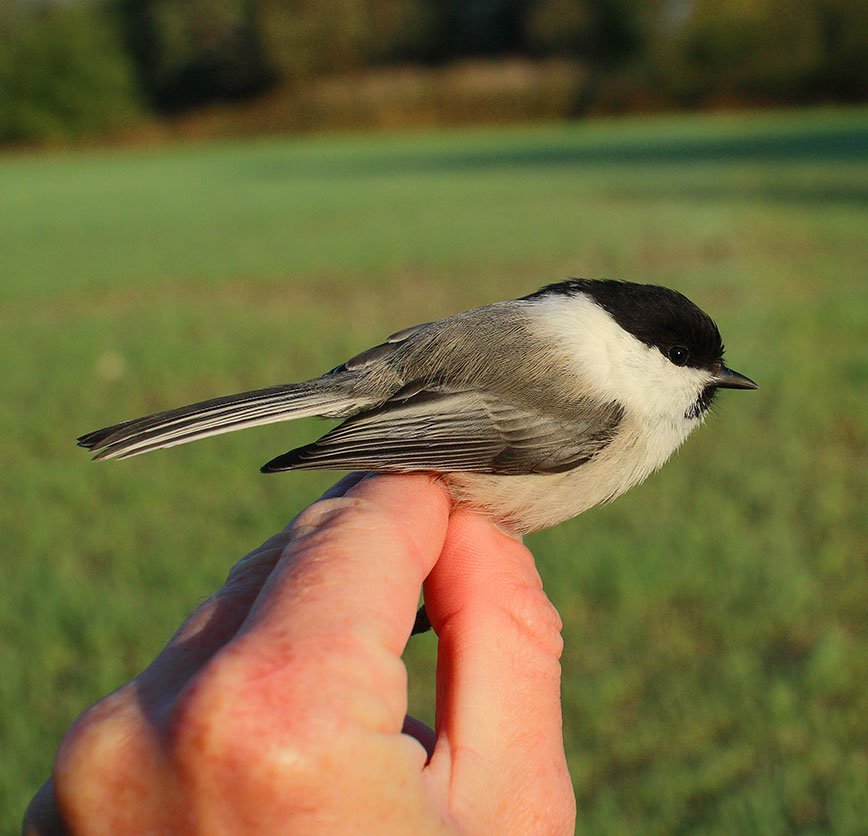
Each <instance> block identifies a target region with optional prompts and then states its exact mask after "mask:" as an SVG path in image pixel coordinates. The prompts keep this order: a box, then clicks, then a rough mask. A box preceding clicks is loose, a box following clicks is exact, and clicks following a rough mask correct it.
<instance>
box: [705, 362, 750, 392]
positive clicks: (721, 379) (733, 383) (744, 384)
mask: <svg viewBox="0 0 868 836" xmlns="http://www.w3.org/2000/svg"><path fill="white" fill-rule="evenodd" d="M711 382H712V384H713V385H714V386H716V387H717V388H718V389H759V386H757V385H756V383H754V382H753V381H752V380H751V379H750V378H749V377H745V376H744V375H743V374H739V373H738V372H734V371H733V370H732V369H728V368H727V367H726V366H724V365H723V363H721V364H720V370H719V371H718V372H717V374H715V376H714V377H713V378H712V380H711Z"/></svg>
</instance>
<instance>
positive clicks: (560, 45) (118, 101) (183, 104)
mask: <svg viewBox="0 0 868 836" xmlns="http://www.w3.org/2000/svg"><path fill="white" fill-rule="evenodd" d="M507 56H509V57H515V56H522V57H524V59H526V60H531V61H546V60H560V61H569V62H574V63H575V64H576V65H577V66H580V67H581V68H582V70H583V73H584V75H583V79H584V82H583V85H582V89H581V91H579V94H578V95H576V96H575V100H574V101H573V102H572V103H571V104H570V111H571V113H572V114H578V113H581V112H584V111H587V110H589V109H598V110H599V109H603V110H622V109H631V108H636V107H648V106H697V105H703V104H708V103H720V102H735V103H739V102H759V103H796V102H804V101H818V100H844V101H846V100H849V101H853V100H864V99H865V98H866V93H868V2H866V0H328V2H317V0H0V141H6V142H27V141H35V140H44V139H53V138H64V137H70V136H82V135H87V134H91V133H99V132H106V131H112V130H115V129H117V128H118V127H120V126H123V125H128V124H130V122H133V121H135V120H136V119H146V118H147V117H148V116H152V115H164V114H178V113H185V112H189V111H191V110H194V109H196V108H199V107H201V106H203V105H208V104H212V103H218V102H224V103H225V102H229V103H231V102H244V101H247V100H250V99H252V98H255V97H257V96H260V95H262V94H265V93H268V92H269V91H271V92H272V93H273V92H274V91H282V92H283V93H284V94H285V95H286V96H288V97H291V96H292V95H293V91H299V90H302V89H304V87H305V86H306V85H310V84H311V83H313V82H315V81H316V80H318V79H322V78H324V77H332V76H335V75H339V74H352V73H360V72H363V71H368V70H370V69H372V68H382V67H388V66H392V65H400V66H402V67H406V66H413V65H415V66H420V67H438V66H444V65H448V64H450V63H452V62H456V61H461V60H465V59H478V60H490V59H498V58H504V57H507ZM564 115H566V114H564Z"/></svg>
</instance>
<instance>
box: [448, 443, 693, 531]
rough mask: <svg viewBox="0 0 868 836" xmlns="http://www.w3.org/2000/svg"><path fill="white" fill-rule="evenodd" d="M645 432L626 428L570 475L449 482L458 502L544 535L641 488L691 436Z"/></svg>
mask: <svg viewBox="0 0 868 836" xmlns="http://www.w3.org/2000/svg"><path fill="white" fill-rule="evenodd" d="M642 429H644V428H640V427H638V426H637V427H635V429H633V428H630V427H625V428H623V429H622V431H621V432H620V433H619V434H618V436H617V437H616V438H615V439H614V440H613V441H612V442H611V443H610V444H609V445H608V446H607V447H606V448H605V449H604V450H602V451H601V452H600V453H599V454H598V455H597V456H595V457H594V458H593V459H592V460H591V461H589V462H586V463H585V464H582V465H580V466H579V467H577V468H575V469H574V470H570V471H567V472H566V473H533V474H525V475H519V476H496V475H489V474H480V473H448V474H446V475H445V477H444V478H445V480H446V482H447V484H448V485H449V489H450V491H451V493H452V496H453V498H454V499H455V501H456V502H458V503H459V504H461V505H466V506H468V507H472V508H475V509H477V510H480V511H482V512H483V513H485V514H487V515H488V516H490V517H492V518H493V519H495V520H497V521H498V522H500V523H503V524H505V525H507V526H509V527H511V528H515V529H517V530H519V531H522V532H530V531H539V530H540V529H543V528H548V527H550V526H553V525H557V524H558V523H559V522H563V521H564V520H568V519H570V518H572V517H575V516H577V515H578V514H581V513H582V512H583V511H587V510H588V509H589V508H593V506H594V505H599V504H600V503H602V502H608V501H610V500H612V499H614V498H615V497H617V496H620V495H621V494H622V493H624V492H625V491H627V490H629V489H630V488H631V487H633V486H634V485H638V484H639V483H640V482H642V481H644V479H645V478H647V477H648V476H649V475H650V474H651V473H653V472H654V471H655V470H657V469H658V468H659V467H661V466H662V465H663V464H664V463H665V462H666V460H667V459H668V458H669V457H670V456H671V455H672V453H673V452H674V451H675V450H676V449H677V448H678V446H679V445H680V443H681V442H682V441H683V440H684V438H685V437H686V435H687V433H683V434H677V435H676V434H670V435H669V436H668V437H667V436H663V435H661V434H660V433H651V434H649V433H648V432H647V431H644V432H643V431H641V430H642Z"/></svg>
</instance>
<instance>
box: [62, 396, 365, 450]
mask: <svg viewBox="0 0 868 836" xmlns="http://www.w3.org/2000/svg"><path fill="white" fill-rule="evenodd" d="M363 405H364V403H363V402H362V401H361V400H360V399H359V398H358V397H357V396H356V397H353V396H352V395H350V394H349V393H348V392H346V390H343V391H342V387H339V386H336V385H335V386H327V385H324V384H323V383H322V381H320V380H313V381H308V382H306V383H291V384H287V385H285V386H273V387H271V388H269V389H257V390H255V391H253V392H242V393H241V394H238V395H226V396H225V397H222V398H213V399H212V400H209V401H202V402H201V403H194V404H190V405H189V406H182V407H179V408H178V409H171V410H169V411H168V412H160V413H157V414H156V415H148V416H146V417H144V418H136V419H135V420H133V421H124V422H123V423H121V424H114V425H113V426H111V427H105V428H103V429H101V430H95V431H94V432H90V433H86V434H85V435H83V436H81V437H80V438H79V439H78V444H79V445H80V446H81V447H86V448H87V449H88V450H92V451H93V452H95V453H96V455H95V456H94V458H95V459H128V458H131V457H132V456H138V455H140V454H141V453H149V452H150V451H151V450H160V449H162V448H163V447H174V446H175V445H176V444H186V443H187V442H188V441H197V440H198V439H200V438H207V437H208V436H210V435H218V434H219V433H227V432H232V431H233V430H240V429H244V428H245V427H255V426H259V425H260V424H271V423H273V422H276V421H289V420H292V419H294V418H308V417H310V416H314V415H318V416H323V417H335V418H339V417H342V416H345V415H350V414H353V413H354V412H356V411H357V410H358V409H359V408H360V407H362V406H363Z"/></svg>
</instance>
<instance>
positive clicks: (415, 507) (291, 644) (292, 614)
mask: <svg viewBox="0 0 868 836" xmlns="http://www.w3.org/2000/svg"><path fill="white" fill-rule="evenodd" d="M450 507H451V501H450V499H449V495H448V493H447V491H446V489H445V487H444V486H443V485H442V483H440V482H439V481H438V480H437V479H436V478H434V477H432V476H430V475H425V474H407V475H400V476H398V475H381V476H376V477H373V478H367V479H364V480H362V481H361V482H360V483H358V484H357V485H355V486H353V487H352V488H351V489H350V490H349V491H347V493H346V494H345V495H344V496H342V497H339V498H334V499H326V500H321V501H320V502H317V503H314V504H313V505H312V506H310V508H308V509H307V510H306V511H303V512H302V513H301V514H300V515H299V516H298V517H297V518H296V520H295V522H294V523H293V525H292V527H291V529H290V539H289V543H288V544H287V546H286V548H285V550H284V552H283V555H282V556H281V559H280V562H279V563H278V565H277V567H276V568H275V570H274V571H273V572H272V574H271V576H270V577H269V579H268V582H267V583H266V584H265V587H264V588H263V590H262V592H261V593H260V595H259V597H258V599H257V601H256V603H255V604H254V606H253V608H252V610H251V613H250V615H249V617H248V619H247V620H246V622H245V624H244V626H243V627H242V629H241V631H240V634H239V636H241V635H245V634H246V635H247V636H248V637H249V639H250V640H254V639H255V641H256V644H257V645H260V646H261V648H262V649H263V652H267V653H268V654H269V655H272V656H274V657H278V658H286V654H287V653H290V652H292V654H293V655H297V653H298V651H299V648H300V647H302V646H303V647H305V648H306V649H307V650H308V651H310V652H312V653H316V652H320V653H321V652H322V651H323V650H328V651H329V653H332V652H333V650H334V648H335V647H339V646H342V645H345V644H346V643H347V641H349V640H350V639H351V638H352V637H354V638H356V639H359V640H362V639H364V640H367V641H373V642H375V643H376V644H378V645H379V646H380V647H382V648H383V649H385V650H387V651H389V652H390V653H392V654H394V655H396V656H399V655H400V654H401V652H402V650H403V648H404V645H405V644H406V642H407V639H408V637H409V633H410V628H411V626H412V624H413V620H414V617H415V613H416V608H417V605H418V599H419V591H420V589H421V586H422V581H423V580H424V579H425V577H426V576H427V575H428V573H429V572H430V571H431V568H432V567H433V566H434V563H435V562H436V560H437V557H438V556H439V554H440V551H441V549H442V547H443V541H444V538H445V535H446V528H447V525H448V518H449V511H450Z"/></svg>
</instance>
